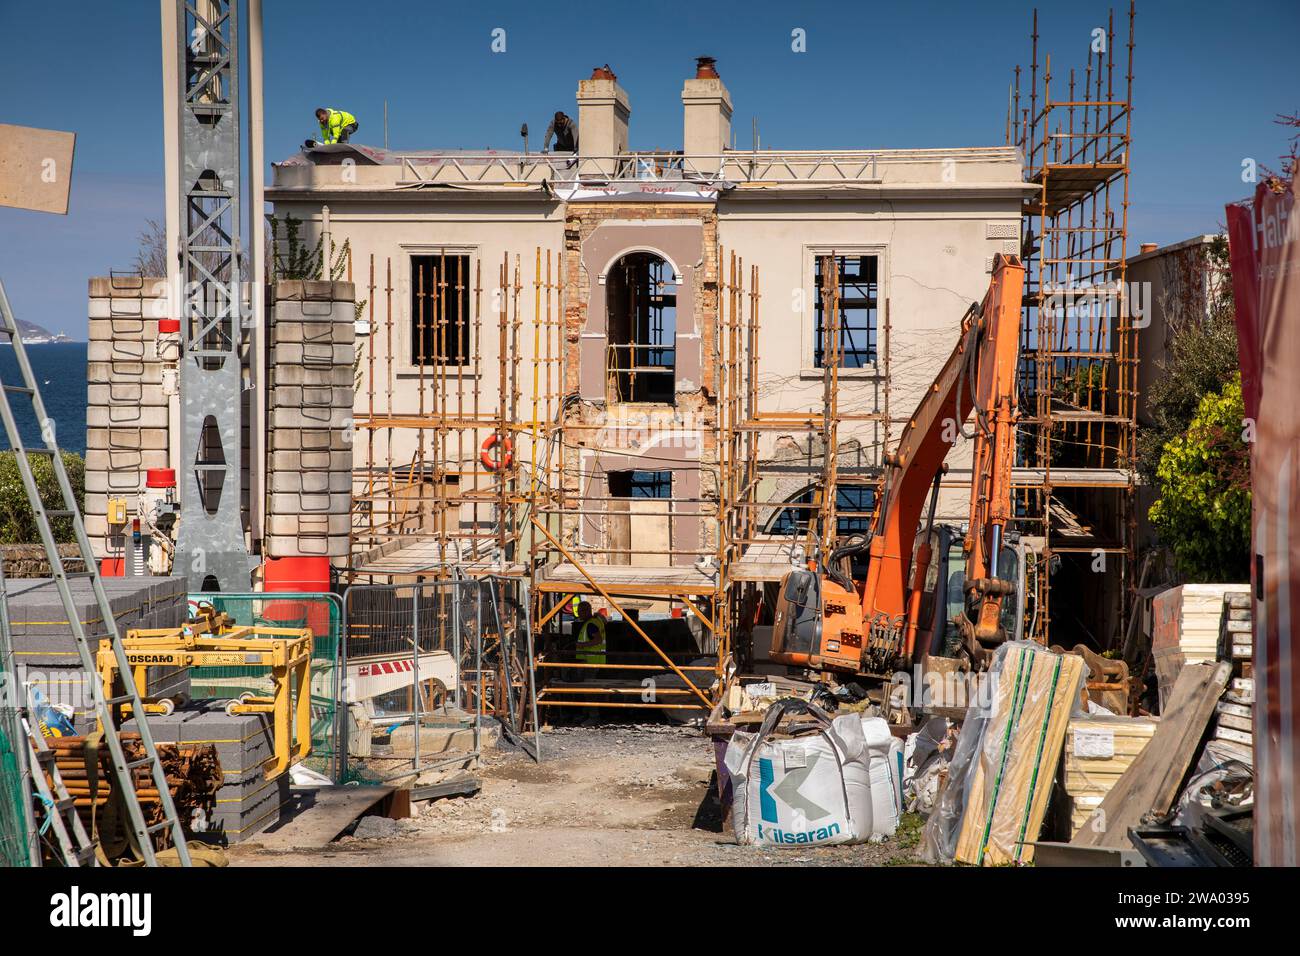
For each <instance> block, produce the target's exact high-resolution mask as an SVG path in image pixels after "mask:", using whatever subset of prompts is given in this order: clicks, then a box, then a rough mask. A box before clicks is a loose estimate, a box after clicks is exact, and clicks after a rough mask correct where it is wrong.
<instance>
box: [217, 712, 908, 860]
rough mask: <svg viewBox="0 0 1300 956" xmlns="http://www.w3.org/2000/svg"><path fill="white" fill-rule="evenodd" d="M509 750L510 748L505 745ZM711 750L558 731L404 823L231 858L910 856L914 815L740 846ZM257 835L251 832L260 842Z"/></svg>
mask: <svg viewBox="0 0 1300 956" xmlns="http://www.w3.org/2000/svg"><path fill="white" fill-rule="evenodd" d="M507 746H508V745H507ZM713 770H714V767H713V750H712V744H711V743H710V741H709V740H708V739H707V738H705V737H702V736H701V735H700V733H699V732H698V731H697V730H693V729H690V728H685V727H678V726H673V725H669V724H639V725H609V724H606V725H599V726H594V727H558V728H554V729H551V730H549V731H547V732H545V733H544V734H543V736H542V762H541V763H540V764H539V763H534V761H533V760H532V758H531V757H529V756H527V755H526V754H524V753H522V752H519V751H516V750H510V749H494V750H491V751H488V752H486V753H485V754H484V759H483V765H482V767H481V768H480V769H479V770H478V771H477V775H478V776H479V777H480V779H481V780H482V783H483V788H482V790H481V791H480V792H479V793H478V794H477V795H475V796H473V797H466V798H454V799H442V800H434V801H430V802H428V803H425V804H424V805H422V806H420V807H419V809H418V812H417V815H416V816H414V817H412V818H411V819H409V820H400V821H393V820H387V819H386V818H381V817H366V818H363V820H361V821H359V823H358V825H357V827H356V828H355V834H354V835H347V836H343V837H340V838H339V839H337V840H335V841H334V842H333V843H332V844H330V845H329V846H328V847H327V848H325V849H321V850H310V851H291V852H271V851H268V850H265V849H263V848H261V847H259V846H257V845H256V844H255V843H253V844H248V845H242V846H240V845H237V846H235V847H232V848H231V851H230V862H231V864H232V865H235V866H320V865H322V864H323V865H327V866H498V865H501V866H788V865H800V866H872V865H889V864H895V865H897V864H910V863H913V862H915V859H914V845H915V843H916V833H915V829H914V821H912V820H908V821H907V822H906V825H905V826H904V827H903V828H902V829H901V831H900V834H899V835H898V836H896V837H894V838H893V839H891V840H888V841H885V842H884V843H879V844H864V845H859V846H841V847H823V848H808V847H791V848H789V849H784V848H761V847H744V846H738V845H736V843H735V842H734V840H733V838H732V836H731V834H730V833H729V832H726V833H724V832H722V831H721V812H720V808H719V805H718V802H717V799H716V795H715V792H714V788H713V786H712V783H713ZM254 840H256V838H254Z"/></svg>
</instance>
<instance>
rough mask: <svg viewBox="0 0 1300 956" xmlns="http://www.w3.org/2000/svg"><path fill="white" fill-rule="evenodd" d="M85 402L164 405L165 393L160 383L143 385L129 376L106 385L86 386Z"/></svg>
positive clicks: (93, 403)
mask: <svg viewBox="0 0 1300 956" xmlns="http://www.w3.org/2000/svg"><path fill="white" fill-rule="evenodd" d="M86 404H87V405H89V406H92V407H93V406H97V405H98V406H105V405H127V406H133V405H166V404H167V395H166V394H165V393H164V392H163V387H162V386H161V385H145V384H144V383H143V382H139V381H133V380H131V379H129V378H122V379H117V380H115V381H113V382H111V383H109V384H107V385H99V384H90V385H87V386H86Z"/></svg>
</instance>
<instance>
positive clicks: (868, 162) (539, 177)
mask: <svg viewBox="0 0 1300 956" xmlns="http://www.w3.org/2000/svg"><path fill="white" fill-rule="evenodd" d="M882 158H884V157H883V155H882V154H881V153H880V152H878V151H864V150H843V151H840V150H735V151H729V152H723V153H716V154H711V155H691V156H688V155H685V154H683V153H680V152H632V153H619V154H617V155H612V156H579V155H577V154H576V153H526V154H503V153H445V154H428V155H419V156H403V157H401V166H402V171H403V173H404V174H405V176H406V177H408V178H402V179H399V180H398V182H397V185H398V186H399V187H416V188H418V187H420V186H423V185H430V184H435V183H436V184H442V185H447V184H456V183H463V184H484V183H540V182H550V183H552V184H555V185H574V184H578V183H584V182H600V181H609V180H618V181H633V180H641V181H662V182H683V183H704V184H712V183H719V182H721V183H742V182H764V183H772V184H781V183H806V182H864V183H875V182H879V181H880V164H881V160H882ZM895 158H899V159H901V158H902V157H895ZM923 158H924V157H923Z"/></svg>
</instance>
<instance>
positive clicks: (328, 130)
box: [320, 110, 357, 145]
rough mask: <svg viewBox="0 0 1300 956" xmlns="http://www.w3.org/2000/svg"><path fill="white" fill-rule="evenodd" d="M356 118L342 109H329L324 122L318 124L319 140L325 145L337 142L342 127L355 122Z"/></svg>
mask: <svg viewBox="0 0 1300 956" xmlns="http://www.w3.org/2000/svg"><path fill="white" fill-rule="evenodd" d="M356 121H357V118H356V117H355V116H353V115H352V114H351V113H347V112H344V111H343V110H330V111H329V116H327V117H325V122H323V123H321V124H320V141H321V142H322V143H325V144H326V145H328V144H330V143H337V142H338V141H339V134H340V133H342V132H343V127H345V126H348V125H350V124H352V123H355V122H356Z"/></svg>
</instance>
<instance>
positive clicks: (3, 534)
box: [0, 451, 86, 544]
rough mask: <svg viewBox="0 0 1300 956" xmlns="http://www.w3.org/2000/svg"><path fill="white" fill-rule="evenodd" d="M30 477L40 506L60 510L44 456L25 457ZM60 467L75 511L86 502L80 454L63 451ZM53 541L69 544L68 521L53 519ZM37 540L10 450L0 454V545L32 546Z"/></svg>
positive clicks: (33, 518) (51, 471) (55, 485)
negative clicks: (63, 471)
mask: <svg viewBox="0 0 1300 956" xmlns="http://www.w3.org/2000/svg"><path fill="white" fill-rule="evenodd" d="M27 460H28V461H29V462H31V466H32V477H33V478H35V479H36V489H37V490H38V491H39V492H40V494H41V503H42V504H43V505H44V506H45V508H46V509H47V510H61V509H62V508H63V496H62V495H61V494H60V493H59V483H58V481H57V480H56V479H55V476H54V464H53V462H51V461H50V459H49V458H48V457H47V456H45V455H29V456H28V458H27ZM63 467H64V469H65V470H66V471H67V473H68V483H69V484H71V485H72V493H73V495H74V496H75V497H76V499H77V507H78V508H79V509H81V508H83V507H84V506H85V501H86V463H85V461H83V460H82V458H81V456H80V455H77V454H74V453H73V452H70V451H65V452H63ZM52 525H53V528H54V539H55V540H56V541H58V542H59V543H61V544H62V543H66V542H69V541H72V540H73V538H72V519H71V518H55V519H54V520H53V521H52ZM40 540H41V537H40V534H39V533H38V532H37V530H36V516H35V515H34V514H32V508H31V505H30V504H29V503H28V501H27V492H26V491H25V490H24V488H23V478H22V474H21V473H20V472H19V471H18V461H17V458H16V457H15V455H14V453H13V452H12V451H2V452H0V544H33V543H37V542H39V541H40Z"/></svg>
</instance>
